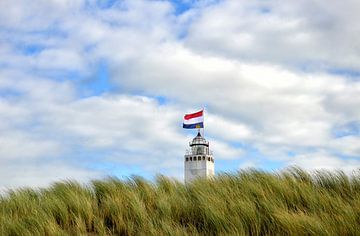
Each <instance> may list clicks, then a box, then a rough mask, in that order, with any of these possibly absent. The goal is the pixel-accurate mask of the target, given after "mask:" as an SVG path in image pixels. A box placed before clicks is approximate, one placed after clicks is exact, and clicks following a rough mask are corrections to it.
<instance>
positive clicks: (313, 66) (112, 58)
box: [0, 0, 360, 186]
mask: <svg viewBox="0 0 360 236" xmlns="http://www.w3.org/2000/svg"><path fill="white" fill-rule="evenodd" d="M84 4H85V2H84V1H65V0H64V1H60V0H57V1H40V0H39V1H33V2H32V4H31V5H29V4H27V3H25V2H21V1H20V2H17V4H14V3H13V2H11V1H2V2H1V3H0V27H1V28H0V37H1V38H3V39H4V43H2V44H0V53H1V55H2V56H0V131H1V137H0V148H1V150H0V160H3V161H5V160H9V159H10V157H11V160H14V163H16V162H19V161H22V160H24V159H27V160H31V159H41V160H45V159H44V158H45V157H46V156H48V157H49V156H52V158H58V159H59V160H58V161H59V163H60V164H59V165H61V166H64V169H65V168H66V167H68V166H72V164H70V163H69V161H68V160H67V159H66V158H62V156H61V155H71V156H72V155H74V154H77V153H80V152H81V153H83V152H85V154H84V155H86V154H93V155H100V154H97V153H100V152H104V153H105V154H101V155H102V156H101V157H98V158H100V159H101V160H103V161H104V162H106V161H116V162H117V163H119V165H122V164H124V165H132V166H139V167H140V168H141V169H144V170H148V171H151V172H154V173H155V172H156V171H158V170H161V171H163V170H165V172H166V171H168V172H167V173H172V174H174V175H176V176H179V173H180V172H181V170H182V168H181V167H182V155H183V153H184V151H185V148H186V140H187V139H188V138H187V137H185V135H184V134H183V133H182V132H181V131H180V127H177V126H176V124H178V125H179V126H180V124H179V123H180V122H181V119H180V118H181V116H182V115H183V111H184V110H187V109H191V108H192V107H202V106H203V105H205V106H206V108H207V117H206V128H207V130H206V134H208V135H209V137H211V142H212V144H211V145H212V147H213V149H214V152H215V154H216V155H217V156H215V159H216V160H222V159H227V160H233V159H235V158H243V160H244V159H246V155H247V153H246V149H242V148H237V147H235V146H234V145H233V143H236V144H239V143H241V144H242V146H245V147H251V148H253V149H256V150H258V151H259V152H260V153H261V154H262V155H263V156H267V158H269V159H276V160H281V161H283V162H284V161H286V163H287V162H288V163H295V164H296V163H298V164H300V165H301V166H303V167H305V168H310V167H322V165H321V163H322V162H325V163H327V164H328V166H325V167H332V166H336V165H343V166H345V167H346V168H347V169H350V168H352V167H351V166H353V167H355V166H357V165H358V164H357V161H355V160H351V161H347V160H344V159H341V158H340V157H338V156H336V155H339V156H341V155H351V156H354V159H355V158H356V157H358V156H359V155H360V154H359V147H358V145H357V143H358V141H359V140H358V137H357V134H351V135H349V136H346V137H341V138H339V137H334V129H336V128H337V127H339V126H344V125H346V124H347V123H350V122H354V121H359V120H360V112H359V109H357V108H358V107H359V105H360V97H359V96H358V94H359V92H360V83H359V82H358V81H356V80H349V79H348V78H346V76H342V75H341V74H339V75H337V76H335V75H329V74H327V73H326V70H328V69H330V70H331V69H333V70H335V71H336V70H338V69H341V70H345V71H346V69H352V70H354V71H358V70H359V65H360V64H359V61H360V60H359V55H358V53H357V51H358V50H357V48H359V42H360V41H359V40H356V39H357V38H358V36H357V35H356V32H357V31H358V29H359V28H360V25H359V23H358V22H360V21H359V20H358V14H357V12H358V10H359V4H357V2H356V1H352V0H347V1H346V3H342V4H339V3H335V2H331V3H330V2H328V1H317V2H316V3H314V2H310V1H300V2H299V1H289V2H286V3H284V2H281V3H280V2H279V1H276V0H274V1H266V2H264V1H247V0H243V1H201V2H199V3H197V4H195V6H194V7H193V8H192V9H190V10H189V11H187V12H185V13H183V14H182V15H178V16H176V15H175V14H174V12H175V10H174V7H173V6H172V5H171V3H169V2H166V1H145V0H144V1H130V0H129V1H121V2H117V3H115V4H114V5H113V6H112V7H110V8H107V9H101V8H98V6H97V3H96V1H87V3H86V4H87V5H86V7H85V5H84ZM36 12H41V13H42V14H34V13H36ZM9 29H11V30H9ZM34 45H35V52H33V53H31V52H28V51H27V50H29V49H28V47H30V48H31V46H34ZM30 51H31V50H30ZM99 60H104V61H105V62H106V63H108V64H107V65H108V66H109V69H110V76H111V78H110V79H111V81H110V82H114V83H116V85H117V86H118V87H117V88H116V89H118V90H116V89H115V91H116V92H114V93H112V94H102V95H99V96H94V97H88V98H84V97H79V95H78V94H77V89H81V87H80V88H75V87H74V84H75V83H76V81H75V80H78V79H80V80H84V81H85V80H87V79H89V78H92V77H94V76H95V75H94V72H95V70H96V65H97V64H96V63H97V62H98V61H99ZM309 69H310V70H309ZM324 69H326V70H325V71H324ZM309 71H311V72H309ZM70 72H71V73H72V72H74V74H75V76H73V74H71V73H70ZM350 72H351V71H350ZM49 77H50V78H51V79H50V78H49ZM77 77H80V78H77ZM116 93H119V94H116ZM157 96H160V97H165V98H166V99H167V100H169V101H170V102H169V103H165V104H163V105H160V104H159V103H158V102H157V101H156V100H155V99H152V98H149V97H157ZM185 108H186V109H185ZM17 147H22V149H19V148H17ZM314 150H315V151H314ZM319 150H325V151H322V152H320V154H319ZM22 152H23V153H22ZM288 152H293V153H295V154H297V156H295V157H294V158H293V159H291V160H289V158H292V157H289V156H288V154H287V153H288ZM314 152H315V154H316V155H315V154H314ZM54 153H57V156H56V155H55V156H53V154H54ZM5 156H6V157H5ZM144 157H146V161H144ZM292 160H293V161H292ZM79 162H80V158H79ZM260 162H261V160H260V159H256V162H246V160H244V161H243V163H245V164H244V165H247V166H251V165H258V163H260ZM26 165H29V166H31V165H32V164H31V163H28V164H26ZM49 165H50V164H49ZM29 168H30V167H29ZM39 168H40V167H39ZM47 168H49V169H51V168H52V167H51V166H48V167H47ZM71 168H73V170H72V171H70V172H63V173H64V174H63V175H62V176H64V175H66V174H68V175H69V177H75V178H78V177H79V176H77V175H76V174H75V172H76V170H77V169H79V170H80V172H81V171H84V172H81V173H83V174H82V175H81V176H87V174H88V173H92V170H89V169H83V168H82V167H81V166H77V167H76V166H72V167H71ZM12 171H13V172H14V170H13V169H11V168H8V167H6V166H4V165H2V166H1V167H0V173H4V175H8V176H11V173H12ZM32 173H35V171H34V172H32ZM24 176H26V175H25V174H24ZM39 176H40V175H39ZM41 177H42V176H41ZM44 178H45V179H44V181H49V180H50V179H51V180H53V179H56V178H57V176H56V175H51V173H50V174H49V177H48V178H46V177H44ZM79 178H82V177H79ZM35 179H37V177H34V181H33V182H34V183H35V182H36V181H37V180H35ZM18 182H19V181H18ZM13 183H15V182H13ZM16 183H17V182H16ZM0 185H1V183H0ZM14 186H15V185H14Z"/></svg>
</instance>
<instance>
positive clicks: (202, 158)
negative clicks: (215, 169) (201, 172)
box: [185, 155, 214, 163]
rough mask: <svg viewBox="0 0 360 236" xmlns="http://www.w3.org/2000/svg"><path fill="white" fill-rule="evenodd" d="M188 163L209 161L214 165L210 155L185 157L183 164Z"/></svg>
mask: <svg viewBox="0 0 360 236" xmlns="http://www.w3.org/2000/svg"><path fill="white" fill-rule="evenodd" d="M188 161H211V162H212V163H214V158H213V157H212V155H185V162H188Z"/></svg>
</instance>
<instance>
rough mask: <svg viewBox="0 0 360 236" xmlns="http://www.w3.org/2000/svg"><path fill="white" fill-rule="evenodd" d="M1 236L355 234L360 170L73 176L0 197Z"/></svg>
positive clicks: (358, 225)
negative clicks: (185, 178) (88, 179)
mask: <svg viewBox="0 0 360 236" xmlns="http://www.w3.org/2000/svg"><path fill="white" fill-rule="evenodd" d="M0 235H360V174H359V173H357V174H353V175H352V176H348V175H345V174H344V173H343V172H316V173H313V174H309V173H307V172H305V171H303V170H301V169H298V168H293V169H290V170H287V171H285V172H281V173H267V172H263V171H259V170H255V169H250V170H246V171H241V172H238V173H233V174H225V173H224V174H220V175H218V176H217V177H216V178H214V179H212V180H206V179H199V180H197V181H195V182H193V183H191V184H188V185H184V184H182V183H180V182H178V181H176V180H173V179H169V178H166V177H164V176H158V177H157V179H156V181H155V182H149V181H146V180H145V179H143V178H141V177H132V178H130V179H128V180H126V181H121V180H119V179H116V178H109V179H105V180H96V181H93V182H92V183H91V184H89V185H86V186H84V185H80V184H79V183H76V182H73V181H67V182H61V183H55V184H53V185H52V186H51V187H49V188H46V189H40V190H32V189H18V190H15V191H9V192H8V193H7V194H6V195H4V196H2V197H1V198H0Z"/></svg>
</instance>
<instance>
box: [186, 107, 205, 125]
mask: <svg viewBox="0 0 360 236" xmlns="http://www.w3.org/2000/svg"><path fill="white" fill-rule="evenodd" d="M183 128H184V129H200V128H204V110H201V111H198V112H195V113H191V114H186V115H185V116H184V123H183Z"/></svg>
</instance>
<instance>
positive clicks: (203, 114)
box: [203, 107, 205, 138]
mask: <svg viewBox="0 0 360 236" xmlns="http://www.w3.org/2000/svg"><path fill="white" fill-rule="evenodd" d="M203 119H204V121H203V137H204V138H205V108H204V107H203Z"/></svg>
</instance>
